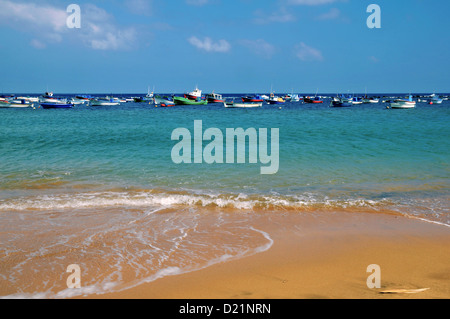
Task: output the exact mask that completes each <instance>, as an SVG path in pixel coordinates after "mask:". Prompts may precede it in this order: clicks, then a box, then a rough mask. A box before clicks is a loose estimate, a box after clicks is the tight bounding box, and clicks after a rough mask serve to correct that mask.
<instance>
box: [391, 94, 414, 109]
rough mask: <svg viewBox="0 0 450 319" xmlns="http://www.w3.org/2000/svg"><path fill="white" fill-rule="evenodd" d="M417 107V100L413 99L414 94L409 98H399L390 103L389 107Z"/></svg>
mask: <svg viewBox="0 0 450 319" xmlns="http://www.w3.org/2000/svg"><path fill="white" fill-rule="evenodd" d="M415 107H416V101H414V100H413V98H412V95H409V97H408V99H397V100H394V101H393V102H391V103H390V106H388V108H391V109H413V108H415Z"/></svg>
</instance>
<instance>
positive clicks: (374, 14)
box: [367, 4, 381, 29]
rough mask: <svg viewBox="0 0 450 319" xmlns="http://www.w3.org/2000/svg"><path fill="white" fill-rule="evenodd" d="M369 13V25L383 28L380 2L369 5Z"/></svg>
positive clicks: (373, 27)
mask: <svg viewBox="0 0 450 319" xmlns="http://www.w3.org/2000/svg"><path fill="white" fill-rule="evenodd" d="M367 13H371V15H370V16H369V17H368V18H367V27H368V28H369V29H381V7H380V6H379V5H378V4H371V5H369V6H368V7H367Z"/></svg>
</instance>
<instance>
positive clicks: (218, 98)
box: [206, 92, 224, 103]
mask: <svg viewBox="0 0 450 319" xmlns="http://www.w3.org/2000/svg"><path fill="white" fill-rule="evenodd" d="M206 99H207V100H208V103H223V102H224V99H223V96H222V95H220V94H217V93H214V92H212V93H210V94H207V95H206Z"/></svg>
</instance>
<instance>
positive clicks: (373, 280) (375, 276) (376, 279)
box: [366, 264, 381, 289]
mask: <svg viewBox="0 0 450 319" xmlns="http://www.w3.org/2000/svg"><path fill="white" fill-rule="evenodd" d="M367 272H368V273H371V275H370V276H369V277H368V278H367V282H366V283H367V287H368V288H369V289H375V288H377V289H380V288H381V267H380V266H379V265H376V264H373V265H369V266H368V267H367Z"/></svg>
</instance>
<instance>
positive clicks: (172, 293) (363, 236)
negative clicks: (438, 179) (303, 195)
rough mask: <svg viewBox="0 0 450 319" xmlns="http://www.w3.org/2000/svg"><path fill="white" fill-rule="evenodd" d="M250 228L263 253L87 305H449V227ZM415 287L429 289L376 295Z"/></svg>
mask: <svg viewBox="0 0 450 319" xmlns="http://www.w3.org/2000/svg"><path fill="white" fill-rule="evenodd" d="M275 216H276V217H275ZM251 226H252V227H255V228H258V229H260V230H262V231H265V232H267V233H268V234H269V235H270V237H271V238H272V240H273V241H274V243H273V246H272V247H271V248H270V249H269V250H268V251H265V252H263V253H259V254H256V255H253V256H249V257H245V258H242V259H237V260H231V261H227V262H224V263H220V264H216V265H213V266H210V267H208V268H205V269H202V270H198V271H195V272H191V273H186V274H181V275H176V276H169V277H165V278H161V279H158V280H156V281H154V282H150V283H146V284H142V285H140V286H138V287H135V288H132V289H129V290H126V291H122V292H118V293H111V294H106V295H93V296H89V297H88V298H102V299H103V298H115V299H130V298H137V299H317V298H319V299H326V298H333V299H354V298H358V299H376V298H382V299H392V298H402V299H403V298H408V299H409V298H425V299H428V298H431V299H440V298H445V299H447V298H450V228H449V227H446V226H442V225H436V224H432V223H427V222H423V221H419V220H416V219H410V218H407V217H402V216H397V215H391V214H370V213H361V212H354V213H348V212H346V213H335V214H330V213H327V214H326V215H321V214H317V213H315V214H307V213H290V212H288V213H285V214H277V215H275V214H271V213H268V212H266V213H262V214H261V215H260V217H259V218H258V220H257V221H256V222H255V224H254V225H251ZM372 264H377V265H379V266H380V268H381V288H380V289H369V288H368V287H367V283H366V282H367V278H368V277H369V276H370V275H371V273H368V272H367V267H368V266H369V265H372ZM421 288H429V290H426V291H424V292H420V293H415V294H404V293H402V294H384V293H382V291H385V290H392V289H421Z"/></svg>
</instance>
